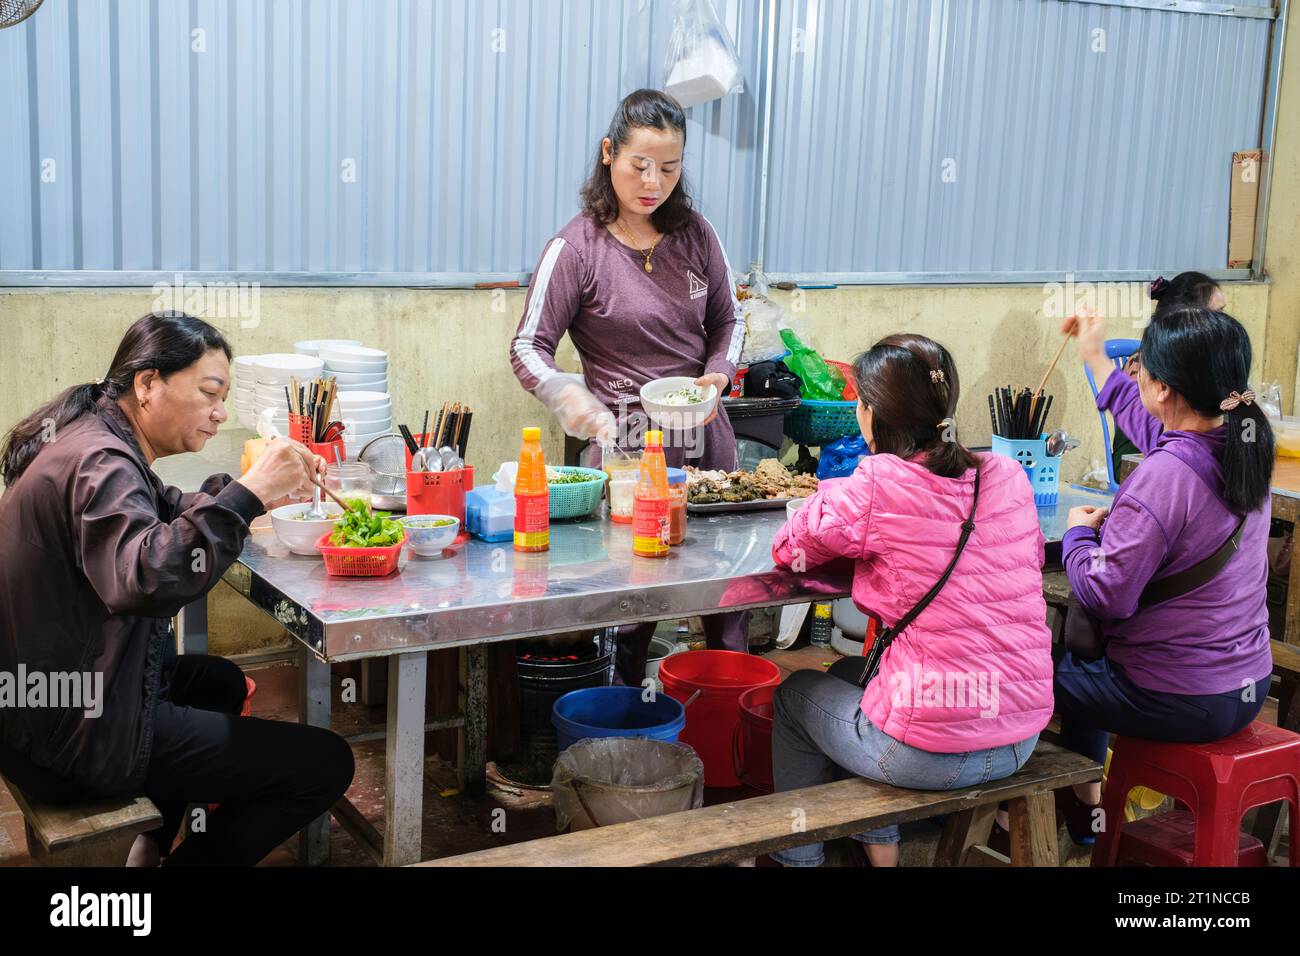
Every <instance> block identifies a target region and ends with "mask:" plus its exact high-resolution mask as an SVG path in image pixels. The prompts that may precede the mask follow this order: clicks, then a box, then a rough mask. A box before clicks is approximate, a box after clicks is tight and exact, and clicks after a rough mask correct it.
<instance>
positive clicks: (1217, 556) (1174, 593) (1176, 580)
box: [1138, 515, 1246, 607]
mask: <svg viewBox="0 0 1300 956" xmlns="http://www.w3.org/2000/svg"><path fill="white" fill-rule="evenodd" d="M1245 527H1246V515H1242V516H1241V520H1240V521H1238V522H1237V527H1236V528H1234V529H1233V532H1232V534H1231V535H1230V536H1229V537H1228V540H1227V541H1225V542H1223V544H1222V545H1221V546H1220V547H1219V550H1218V551H1215V552H1214V554H1212V555H1210V556H1209V557H1208V558H1206V559H1205V560H1204V561H1200V562H1198V563H1197V564H1194V565H1192V566H1191V567H1190V568H1188V569H1187V570H1185V571H1179V572H1178V573H1177V574H1171V575H1169V577H1167V578H1160V579H1159V580H1158V581H1152V582H1150V583H1149V584H1148V585H1147V586H1146V587H1145V588H1143V589H1142V594H1141V596H1140V597H1139V598H1138V607H1150V606H1151V605H1153V604H1163V603H1164V602H1165V601H1171V600H1173V599H1174V598H1176V597H1182V596H1183V595H1184V594H1187V593H1188V592H1189V591H1194V590H1196V589H1197V588H1199V587H1200V586H1201V585H1202V584H1205V583H1206V582H1208V581H1210V580H1211V579H1212V578H1213V577H1214V576H1215V575H1216V574H1218V573H1219V572H1220V571H1222V570H1223V567H1224V565H1226V564H1227V563H1228V561H1229V560H1231V559H1232V556H1233V555H1234V554H1236V553H1237V548H1238V547H1240V545H1241V533H1242V531H1243V529H1244V528H1245Z"/></svg>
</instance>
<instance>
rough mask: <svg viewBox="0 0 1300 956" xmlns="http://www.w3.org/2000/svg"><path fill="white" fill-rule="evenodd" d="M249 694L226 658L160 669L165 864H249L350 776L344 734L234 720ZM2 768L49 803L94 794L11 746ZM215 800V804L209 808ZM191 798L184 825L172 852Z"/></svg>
mask: <svg viewBox="0 0 1300 956" xmlns="http://www.w3.org/2000/svg"><path fill="white" fill-rule="evenodd" d="M246 693H247V687H246V685H245V683H244V673H243V671H241V670H240V669H239V667H238V666H237V665H235V664H233V663H231V662H230V661H228V660H226V659H225V658H221V657H207V656H204V655H201V654H190V655H185V656H182V657H178V658H176V659H175V661H174V663H171V664H170V666H169V667H168V668H167V669H166V670H165V673H164V679H163V689H162V694H161V697H160V700H159V701H158V704H157V706H156V708H155V712H154V740H153V752H152V754H151V755H150V759H149V771H148V774H147V776H146V778H145V783H144V793H145V795H146V796H148V797H149V799H151V800H152V801H153V802H154V803H155V804H157V806H158V809H159V811H160V812H161V813H162V817H163V823H162V826H161V827H159V828H158V829H157V830H153V831H151V832H150V833H149V834H148V836H150V837H152V838H153V839H154V841H155V842H156V843H157V844H158V848H159V851H160V852H161V853H162V854H163V855H164V856H166V860H165V861H164V862H165V865H168V866H181V865H192V866H253V865H255V864H256V863H258V862H259V861H260V860H261V859H263V858H264V857H265V856H266V855H267V854H268V853H270V852H271V851H272V850H274V849H275V848H276V847H277V846H279V845H280V844H281V843H283V842H284V841H285V840H287V839H289V838H290V837H291V836H293V835H294V834H295V833H297V832H298V831H299V830H301V829H302V828H303V827H305V826H306V825H307V824H308V823H310V822H311V821H312V820H314V819H316V818H317V817H318V816H320V815H321V814H322V813H324V812H325V811H327V810H328V809H329V808H330V807H331V806H333V804H334V803H335V802H336V801H337V800H338V799H339V797H341V796H343V794H344V793H345V792H346V791H347V788H348V785H349V784H350V783H351V782H352V774H353V770H354V766H353V761H352V749H351V747H349V746H348V743H347V741H345V740H344V739H343V738H342V737H340V736H338V735H337V734H335V733H332V732H331V731H328V730H322V729H320V728H317V727H308V726H306V725H304V724H293V723H288V722H285V721H279V720H260V719H258V718H256V717H240V716H239V711H240V709H241V708H242V707H243V703H244V697H245V696H246ZM2 750H3V748H0V751H2ZM0 772H3V773H4V775H5V776H6V777H7V778H9V779H10V780H12V781H13V782H14V783H15V784H17V785H18V786H19V787H20V788H22V789H23V790H26V791H29V792H30V793H31V794H32V795H33V796H35V797H37V798H38V799H41V800H44V801H47V802H50V803H76V802H82V801H87V800H91V799H93V798H94V794H90V793H86V792H84V791H81V790H80V789H79V788H77V787H76V786H74V785H72V784H71V783H69V782H68V781H67V780H66V779H64V778H62V777H57V776H55V775H53V774H51V773H50V772H49V771H48V770H45V769H43V768H41V767H37V766H35V765H34V764H32V763H31V762H30V761H28V760H27V759H26V758H25V757H20V756H18V755H16V754H13V753H11V752H8V751H5V752H3V753H0ZM213 803H216V804H219V806H218V807H217V809H216V810H213V811H211V812H209V810H208V805H209V804H213ZM192 805H194V806H195V809H194V810H193V811H191V813H190V817H189V822H190V832H189V834H188V835H187V836H186V838H185V840H184V841H183V842H182V843H181V844H180V846H178V847H177V848H176V850H175V852H171V853H170V855H169V851H170V850H171V846H172V844H173V843H174V842H175V840H176V835H177V834H178V833H179V832H180V829H181V826H182V824H183V823H184V822H185V820H186V812H187V810H188V809H189V808H190V807H191V806H192Z"/></svg>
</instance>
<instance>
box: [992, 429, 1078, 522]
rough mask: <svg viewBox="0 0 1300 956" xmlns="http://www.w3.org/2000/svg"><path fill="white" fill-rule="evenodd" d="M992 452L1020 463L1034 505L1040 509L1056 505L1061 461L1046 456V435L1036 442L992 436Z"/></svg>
mask: <svg viewBox="0 0 1300 956" xmlns="http://www.w3.org/2000/svg"><path fill="white" fill-rule="evenodd" d="M993 452H994V454H998V455H1006V456H1007V457H1008V458H1014V459H1015V460H1016V461H1018V462H1020V466H1021V467H1022V468H1024V469H1025V475H1026V476H1027V477H1028V478H1029V487H1030V488H1032V489H1033V491H1034V504H1035V505H1037V506H1039V507H1040V508H1041V507H1043V506H1045V505H1054V504H1056V496H1057V478H1058V463H1059V462H1060V460H1061V459H1060V457H1059V456H1058V457H1056V458H1052V457H1050V456H1049V455H1048V454H1047V436H1046V435H1044V436H1042V437H1041V438H1039V439H1037V440H1032V439H1024V440H1015V439H1010V438H1003V437H1002V436H1001V435H994V436H993Z"/></svg>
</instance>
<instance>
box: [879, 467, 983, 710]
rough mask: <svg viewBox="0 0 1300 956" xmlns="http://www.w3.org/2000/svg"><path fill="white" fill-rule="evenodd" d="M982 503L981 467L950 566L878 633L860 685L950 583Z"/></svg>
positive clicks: (976, 476)
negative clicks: (888, 648) (891, 623)
mask: <svg viewBox="0 0 1300 956" xmlns="http://www.w3.org/2000/svg"><path fill="white" fill-rule="evenodd" d="M979 503H980V473H979V469H978V468H977V469H976V470H975V496H974V498H973V499H972V501H971V503H970V514H968V515H967V516H966V520H965V521H963V522H962V523H961V537H960V538H958V539H957V550H956V551H954V552H953V555H952V560H951V561H949V562H948V568H947V570H945V571H944V572H943V576H942V577H940V578H939V580H938V581H936V582H935V585H934V587H932V588H930V590H929V591H927V592H926V594H925V597H923V598H921V600H919V601H917V602H916V606H915V607H913V608H912V610H910V611H908V612H907V613H906V614H904V615H903V616H902V617H901V618H899V619H898V623H897V624H894V625H893V626H892V627H887V628H885V629H884V630H883V631H881V632H880V633H879V634H877V635H876V640H875V643H874V644H872V645H871V651H870V652H869V653H868V654H867V666H866V667H865V668H863V671H862V676H861V677H860V678H859V679H858V686H859V687H866V686H867V684H869V683H870V682H871V679H872V678H873V677H875V676H876V671H878V670H880V658H881V657H882V656H883V655H884V653H885V648H887V647H888V646H889V645H890V644H892V643H893V641H894V638H896V637H898V635H899V634H901V633H903V631H904V630H906V629H907V627H908V626H909V625H910V624H911V623H912V622H913V621H915V620H916V619H917V618H918V617H919V616H920V615H921V612H922V611H924V610H925V609H926V608H927V607H928V606H929V604H930V602H931V601H933V600H934V599H935V597H937V596H938V594H939V592H940V591H941V590H943V586H944V585H945V584H947V583H948V578H950V577H952V570H953V568H955V567H957V559H958V558H960V557H961V553H962V551H963V550H965V548H966V542H967V541H969V540H970V536H971V533H972V532H974V530H975V509H976V508H978V507H979Z"/></svg>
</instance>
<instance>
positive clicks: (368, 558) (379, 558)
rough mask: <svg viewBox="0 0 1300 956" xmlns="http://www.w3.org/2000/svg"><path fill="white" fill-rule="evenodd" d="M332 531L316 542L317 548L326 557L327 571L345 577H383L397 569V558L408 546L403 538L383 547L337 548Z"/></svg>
mask: <svg viewBox="0 0 1300 956" xmlns="http://www.w3.org/2000/svg"><path fill="white" fill-rule="evenodd" d="M331 534H333V532H332V531H326V532H325V533H324V534H323V535H321V536H320V540H319V541H317V542H316V550H317V551H319V552H320V553H321V556H322V557H323V558H324V559H325V571H326V573H328V574H331V575H334V576H336V577H343V578H382V577H384V576H385V575H388V574H392V573H393V572H394V571H396V570H397V559H398V558H400V557H401V555H402V548H403V547H405V546H406V539H405V538H403V539H402V540H401V541H399V542H397V544H390V545H388V546H386V547H383V548H335V547H332V546H331V545H330V543H329V540H330V535H331Z"/></svg>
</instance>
